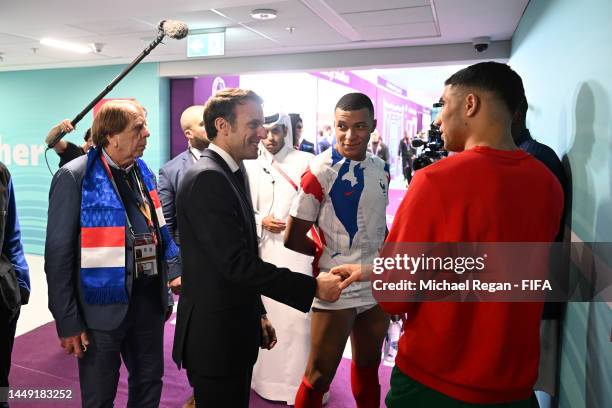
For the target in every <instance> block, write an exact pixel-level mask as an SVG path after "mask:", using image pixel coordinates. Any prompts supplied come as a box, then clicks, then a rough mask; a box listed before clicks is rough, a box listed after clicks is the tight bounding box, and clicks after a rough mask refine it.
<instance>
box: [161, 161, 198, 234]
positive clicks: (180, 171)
mask: <svg viewBox="0 0 612 408" xmlns="http://www.w3.org/2000/svg"><path fill="white" fill-rule="evenodd" d="M193 163H194V161H193V156H192V155H191V152H190V151H189V149H187V150H185V151H184V152H183V153H181V154H179V155H178V156H176V157H175V158H174V159H172V160H170V161H169V162H168V163H166V164H164V165H163V167H162V168H161V169H159V186H158V190H157V194H158V195H159V200H160V201H161V204H162V209H163V211H164V218H165V219H166V225H168V229H169V230H170V234H171V235H172V238H174V242H176V243H177V244H178V245H180V241H179V233H178V226H177V223H176V194H177V193H178V190H179V184H180V182H181V180H182V179H183V176H184V175H185V172H187V169H189V167H191V166H192V165H193Z"/></svg>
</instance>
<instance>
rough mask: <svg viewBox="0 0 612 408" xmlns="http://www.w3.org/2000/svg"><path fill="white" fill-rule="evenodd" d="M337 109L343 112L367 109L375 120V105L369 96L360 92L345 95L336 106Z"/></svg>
mask: <svg viewBox="0 0 612 408" xmlns="http://www.w3.org/2000/svg"><path fill="white" fill-rule="evenodd" d="M336 109H340V110H343V111H347V112H350V111H356V110H360V109H367V110H368V112H369V113H370V117H371V118H372V119H374V105H373V104H372V100H371V99H370V97H369V96H368V95H365V94H362V93H360V92H353V93H349V94H346V95H344V96H343V97H342V98H340V100H339V101H338V103H337V104H336Z"/></svg>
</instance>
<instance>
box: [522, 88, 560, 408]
mask: <svg viewBox="0 0 612 408" xmlns="http://www.w3.org/2000/svg"><path fill="white" fill-rule="evenodd" d="M528 109H529V104H528V103H527V97H523V98H522V99H521V102H520V104H519V108H518V110H517V111H516V113H515V114H514V118H513V121H512V139H514V143H515V144H516V145H517V146H518V147H519V148H521V149H522V150H524V151H526V152H527V153H529V154H530V155H532V156H533V157H535V158H536V159H538V160H539V161H540V162H542V163H543V164H544V165H545V166H546V167H548V169H549V170H550V171H551V172H552V173H553V174H554V175H555V177H556V178H557V180H559V183H560V184H561V187H562V188H563V193H564V196H565V208H564V216H563V217H562V218H561V224H560V225H559V232H558V233H557V237H556V238H555V241H557V242H563V241H564V233H565V223H566V221H567V220H566V218H565V217H566V212H567V207H568V206H569V205H568V204H569V203H568V201H567V200H568V197H570V194H571V192H570V191H569V190H568V183H567V177H566V175H565V171H564V170H563V165H562V164H561V160H559V157H558V156H557V153H555V151H554V150H553V149H551V148H550V147H549V146H547V145H545V144H544V143H540V142H538V141H536V140H535V139H533V137H531V133H530V132H529V129H527V124H526V119H527V110H528ZM561 264H562V265H567V264H568V262H567V261H565V263H563V262H561ZM557 275H558V276H561V277H562V280H561V282H563V283H562V284H563V285H567V274H566V272H565V271H564V274H562V273H560V272H557ZM564 313H565V303H562V302H546V303H544V310H543V312H542V323H541V326H540V368H539V373H538V381H537V382H536V384H535V386H534V389H535V390H537V391H539V392H540V393H538V394H537V395H538V399H539V402H540V405H541V406H542V407H547V406H551V402H550V401H551V400H552V401H553V402H555V403H556V401H558V390H557V388H558V386H557V384H558V383H559V379H558V376H559V365H560V358H561V355H560V353H559V350H560V349H561V348H560V341H561V339H560V335H559V333H560V330H561V326H562V323H563V315H564ZM541 392H545V393H546V394H548V395H549V396H550V398H551V400H548V398H546V397H545V396H543V395H542V394H541ZM545 400H548V402H547V403H545Z"/></svg>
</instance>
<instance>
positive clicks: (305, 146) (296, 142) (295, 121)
mask: <svg viewBox="0 0 612 408" xmlns="http://www.w3.org/2000/svg"><path fill="white" fill-rule="evenodd" d="M289 118H290V119H291V132H292V134H293V146H294V147H295V149H296V150H300V151H302V152H307V153H312V154H315V145H314V143H312V142H309V141H308V140H306V139H304V137H303V136H302V131H303V130H304V122H303V121H302V118H301V117H300V114H299V113H290V114H289Z"/></svg>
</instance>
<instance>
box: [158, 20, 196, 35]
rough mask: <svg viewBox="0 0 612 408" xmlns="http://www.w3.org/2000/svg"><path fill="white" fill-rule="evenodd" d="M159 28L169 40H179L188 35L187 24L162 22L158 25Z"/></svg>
mask: <svg viewBox="0 0 612 408" xmlns="http://www.w3.org/2000/svg"><path fill="white" fill-rule="evenodd" d="M159 28H160V29H162V30H163V31H164V34H166V35H167V36H168V37H170V38H174V39H175V40H180V39H181V38H185V37H187V33H189V27H187V24H185V23H183V22H182V21H178V20H163V21H162V22H161V23H159Z"/></svg>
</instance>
